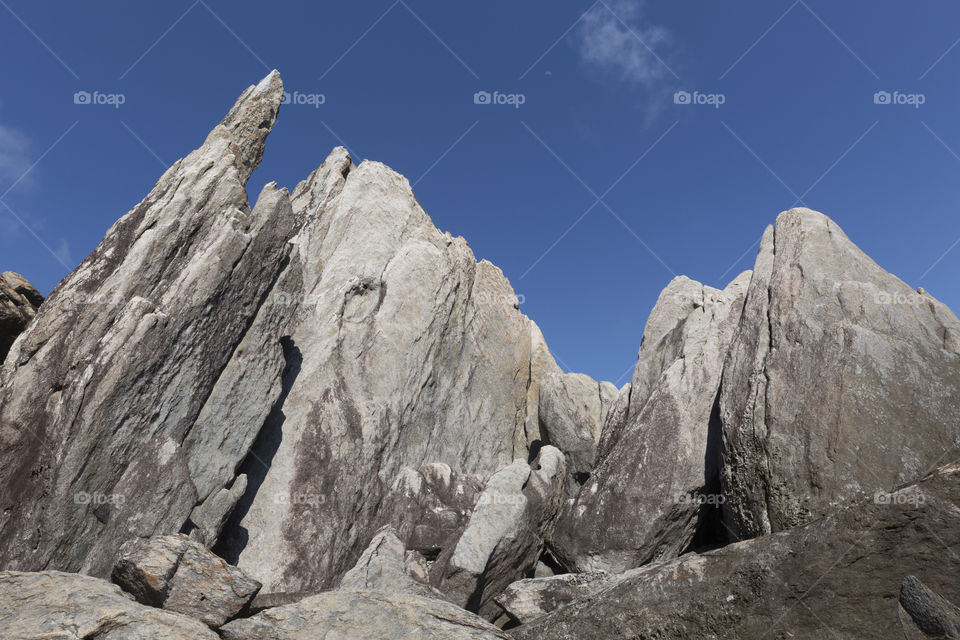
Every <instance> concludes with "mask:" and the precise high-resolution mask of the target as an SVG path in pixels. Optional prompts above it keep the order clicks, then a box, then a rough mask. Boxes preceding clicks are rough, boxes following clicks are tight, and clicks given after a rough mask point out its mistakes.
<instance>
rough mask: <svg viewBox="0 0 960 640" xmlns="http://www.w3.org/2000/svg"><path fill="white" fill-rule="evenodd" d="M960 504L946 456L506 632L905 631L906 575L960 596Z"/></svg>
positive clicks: (534, 639)
mask: <svg viewBox="0 0 960 640" xmlns="http://www.w3.org/2000/svg"><path fill="white" fill-rule="evenodd" d="M958 505H960V465H958V464H951V465H947V466H945V467H943V468H941V469H939V470H938V471H937V472H936V473H934V474H932V475H931V476H930V477H928V478H926V479H924V480H923V481H921V482H919V483H917V484H915V485H911V486H908V487H904V488H902V489H899V490H897V491H894V492H891V493H885V494H882V495H879V496H876V497H873V496H871V497H869V498H861V499H860V500H858V501H856V502H855V503H853V504H851V505H850V506H848V508H846V509H842V510H840V511H839V512H837V513H835V514H833V515H830V516H826V517H824V518H821V519H819V520H816V521H814V522H811V523H809V524H807V525H804V526H801V527H797V528H794V529H791V530H790V531H786V532H782V533H777V534H773V535H769V536H764V537H761V538H755V539H752V540H748V541H745V542H738V543H735V544H731V545H728V546H726V547H724V548H722V549H719V550H716V551H712V552H709V553H704V554H701V555H698V554H687V555H684V556H682V557H680V558H677V559H674V560H670V561H665V562H655V563H652V564H649V565H646V566H644V567H640V568H638V569H633V570H631V571H628V572H627V573H625V574H623V575H622V576H621V577H620V580H619V581H617V582H616V583H615V584H613V585H612V586H610V587H608V588H605V589H603V590H601V591H599V592H597V593H595V594H593V595H589V596H586V597H583V598H580V599H578V600H576V601H575V602H572V603H570V604H568V605H566V606H564V607H561V608H559V609H557V610H555V611H554V612H552V613H549V614H547V615H546V616H543V617H541V618H538V619H537V620H535V621H533V622H531V623H530V624H526V625H522V626H520V627H518V628H516V629H513V630H511V632H510V633H512V634H513V635H514V637H515V638H517V639H518V640H541V639H542V640H547V639H549V640H580V639H581V638H658V639H662V640H682V639H687V638H716V639H717V640H742V639H743V638H790V637H794V638H824V637H837V638H902V637H904V636H903V634H904V631H903V629H904V628H905V627H903V626H901V620H902V617H901V615H900V612H899V609H900V607H901V605H900V603H899V601H898V599H901V598H902V596H901V582H902V581H903V579H904V577H905V576H907V575H914V576H916V577H917V579H918V580H922V581H923V583H924V584H925V585H926V586H927V587H928V588H929V589H930V590H932V591H935V592H936V593H937V594H939V597H940V598H942V599H946V600H948V601H950V602H956V601H957V599H958V597H960V581H957V579H956V576H957V575H958V571H960V507H958ZM921 600H922V601H925V602H927V603H930V602H933V601H932V600H931V599H930V598H929V596H927V595H922V596H921ZM921 606H922V607H923V608H925V609H926V610H928V611H929V608H928V607H929V605H927V606H924V605H921ZM921 606H918V607H914V610H918V609H921ZM933 606H934V607H941V606H942V604H941V603H940V600H936V604H934V605H933ZM941 610H943V609H941ZM933 618H936V619H940V620H944V619H945V618H939V617H937V616H936V615H935V616H933ZM933 618H931V619H933ZM908 622H909V625H911V626H912V625H913V624H914V623H913V622H912V621H909V620H908Z"/></svg>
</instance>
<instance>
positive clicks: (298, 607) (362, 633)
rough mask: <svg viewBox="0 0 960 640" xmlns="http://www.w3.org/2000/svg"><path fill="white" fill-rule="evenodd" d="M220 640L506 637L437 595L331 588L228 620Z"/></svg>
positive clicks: (499, 639) (468, 639)
mask: <svg viewBox="0 0 960 640" xmlns="http://www.w3.org/2000/svg"><path fill="white" fill-rule="evenodd" d="M220 635H221V636H222V637H223V638H224V640H312V639H313V638H324V639H325V640H406V639H407V638H417V639H418V640H509V638H510V636H508V635H507V634H506V633H504V632H503V631H500V630H499V629H497V628H496V627H494V626H493V625H492V624H490V623H488V622H486V621H484V620H482V619H481V618H479V617H477V616H476V615H474V614H472V613H468V612H467V611H464V610H463V609H461V608H460V607H458V606H456V605H454V604H451V603H449V602H447V601H445V600H441V599H439V598H428V597H424V596H420V595H415V594H410V593H404V592H401V593H390V594H387V593H383V592H380V591H354V590H337V591H327V592H324V593H320V594H317V595H315V596H311V597H309V598H306V599H304V600H301V601H299V602H296V603H294V604H289V605H286V606H282V607H276V608H274V609H267V610H266V611H263V612H261V613H258V614H257V615H255V616H253V617H252V618H244V619H239V620H234V621H232V622H228V623H227V624H225V625H224V626H223V627H221V629H220Z"/></svg>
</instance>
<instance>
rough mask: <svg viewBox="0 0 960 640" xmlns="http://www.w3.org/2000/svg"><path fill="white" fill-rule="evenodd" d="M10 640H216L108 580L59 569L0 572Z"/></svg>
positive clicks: (1, 606) (0, 599)
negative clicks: (140, 600) (142, 602)
mask: <svg viewBox="0 0 960 640" xmlns="http://www.w3.org/2000/svg"><path fill="white" fill-rule="evenodd" d="M0 629H2V632H0V634H2V636H3V637H4V638H7V639H9V640H51V639H53V638H57V639H60V638H63V639H64V640H67V639H71V640H78V639H84V640H87V639H89V640H94V639H96V640H218V638H219V636H217V634H216V633H214V632H213V631H211V630H210V629H208V628H207V627H206V626H205V625H204V624H203V623H202V622H199V621H197V620H193V619H191V618H188V617H187V616H183V615H180V614H178V613H172V612H170V611H162V610H160V609H154V608H153V607H147V606H144V605H142V604H138V603H137V602H134V600H133V599H132V598H131V597H130V596H129V595H127V594H125V593H123V592H122V591H121V590H120V587H118V586H116V585H112V584H110V583H109V582H106V581H105V580H101V579H98V578H92V577H89V576H82V575H78V574H75V573H61V572H59V571H42V572H39V573H22V572H18V571H2V572H0Z"/></svg>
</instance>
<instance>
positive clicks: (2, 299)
mask: <svg viewBox="0 0 960 640" xmlns="http://www.w3.org/2000/svg"><path fill="white" fill-rule="evenodd" d="M41 304H43V296H42V295H40V292H39V291H37V290H36V289H34V288H33V285H32V284H30V283H29V282H27V279H26V278H24V277H23V276H22V275H20V274H19V273H14V272H13V271H4V272H3V273H0V364H3V360H4V359H5V358H6V357H7V352H9V351H10V347H11V346H12V345H13V341H14V340H16V339H17V336H19V335H20V334H21V333H23V330H24V329H26V328H27V325H28V324H29V323H30V321H31V320H33V317H34V316H35V315H37V309H39V308H40V305H41Z"/></svg>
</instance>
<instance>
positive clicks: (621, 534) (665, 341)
mask: <svg viewBox="0 0 960 640" xmlns="http://www.w3.org/2000/svg"><path fill="white" fill-rule="evenodd" d="M749 277H750V274H749V272H748V273H744V274H742V275H741V276H740V277H738V278H737V279H736V280H734V281H733V282H732V283H731V284H730V285H729V286H728V287H727V288H726V289H724V290H723V291H719V290H717V289H712V288H710V287H705V286H703V285H701V284H700V283H698V282H694V281H692V280H689V279H688V278H684V277H679V278H676V279H675V280H674V281H673V282H671V283H670V285H669V286H668V287H667V288H666V289H665V290H664V291H663V293H661V294H660V298H659V300H658V301H657V305H656V307H654V310H653V311H652V312H651V314H650V318H649V320H648V322H647V326H646V329H645V330H644V334H643V340H642V342H641V345H640V353H639V359H638V362H637V365H636V368H635V370H634V375H633V380H632V382H631V385H630V388H629V390H628V392H627V394H626V395H625V396H624V397H623V398H622V399H621V400H620V404H621V405H623V406H619V407H616V408H614V410H612V411H611V412H610V418H608V420H607V422H606V424H605V425H604V433H603V438H602V440H601V442H600V458H599V463H598V465H597V467H596V469H595V470H594V471H593V473H592V475H591V476H590V478H589V480H588V481H587V482H586V484H584V486H583V487H582V488H581V489H580V492H579V494H578V495H577V497H576V499H574V500H572V501H571V502H569V503H568V504H567V505H566V506H565V507H564V510H563V515H562V516H561V518H560V521H559V522H558V524H557V527H556V532H555V534H554V536H553V537H552V538H551V540H550V545H551V549H552V550H553V552H554V553H555V554H556V556H557V557H558V559H559V560H560V561H561V562H562V563H563V564H564V565H565V566H566V567H567V568H569V569H571V570H576V571H596V570H601V571H610V572H614V573H616V572H622V571H625V570H627V569H631V568H633V567H637V566H640V565H641V564H643V563H645V562H648V561H650V560H655V559H667V558H674V557H676V556H677V555H679V554H680V553H681V552H683V551H684V550H685V549H686V548H687V547H688V546H689V545H690V544H691V542H692V541H693V538H694V536H695V534H696V532H697V528H698V526H700V525H701V523H703V522H705V521H706V520H708V518H709V513H710V511H711V509H715V508H716V507H717V506H718V505H719V502H720V501H721V498H720V495H719V489H720V487H719V464H720V457H719V450H718V446H717V445H718V441H719V423H718V421H717V415H716V409H715V407H716V403H717V393H718V389H719V386H720V374H721V371H722V370H723V361H724V358H725V357H726V354H727V350H728V348H729V345H730V341H731V340H732V339H733V333H734V330H735V329H736V327H737V324H738V322H739V319H740V313H741V311H742V309H743V303H744V297H745V295H746V289H747V284H748V282H749Z"/></svg>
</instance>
